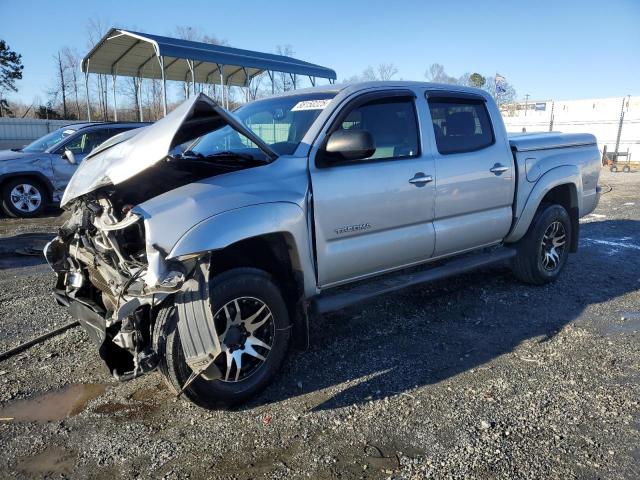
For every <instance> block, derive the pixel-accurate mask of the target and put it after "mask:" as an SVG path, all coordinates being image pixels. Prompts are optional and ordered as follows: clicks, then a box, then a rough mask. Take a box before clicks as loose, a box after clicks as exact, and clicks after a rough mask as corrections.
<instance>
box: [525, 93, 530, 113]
mask: <svg viewBox="0 0 640 480" xmlns="http://www.w3.org/2000/svg"><path fill="white" fill-rule="evenodd" d="M529 97H530V95H529V94H528V93H527V94H526V95H525V96H524V116H525V117H526V116H527V110H528V109H529Z"/></svg>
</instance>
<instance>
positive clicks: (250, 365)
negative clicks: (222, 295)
mask: <svg viewBox="0 0 640 480" xmlns="http://www.w3.org/2000/svg"><path fill="white" fill-rule="evenodd" d="M213 320H214V323H215V327H216V332H222V333H220V334H219V335H218V339H219V340H220V347H221V349H222V355H220V356H219V357H218V358H217V359H216V362H215V363H216V365H217V366H218V368H219V369H220V372H221V373H222V378H221V380H222V381H224V382H240V381H242V380H245V379H247V378H248V377H250V376H251V375H253V374H254V373H255V372H256V371H257V370H258V369H259V368H260V367H261V366H262V365H263V364H264V362H265V361H266V360H267V358H268V356H269V352H270V351H271V348H272V346H273V341H274V338H275V324H274V319H273V314H272V313H271V310H270V309H269V307H268V306H267V304H266V303H264V302H263V301H262V300H260V299H258V298H255V297H238V298H235V299H233V300H231V301H229V302H227V303H226V304H225V305H224V306H223V307H222V308H220V309H218V311H217V312H216V313H215V314H214V316H213Z"/></svg>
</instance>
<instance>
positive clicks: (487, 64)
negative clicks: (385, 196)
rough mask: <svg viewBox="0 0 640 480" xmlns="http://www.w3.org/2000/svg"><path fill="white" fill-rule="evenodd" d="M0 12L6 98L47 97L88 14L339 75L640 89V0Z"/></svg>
mask: <svg viewBox="0 0 640 480" xmlns="http://www.w3.org/2000/svg"><path fill="white" fill-rule="evenodd" d="M0 18H1V19H2V22H1V24H2V28H1V29H0V38H3V39H4V40H6V41H7V42H8V43H9V45H10V46H11V47H12V48H13V49H15V50H16V51H18V53H21V54H22V57H23V63H24V66H25V69H24V79H23V80H22V81H20V82H19V84H18V86H19V88H20V92H19V94H18V95H13V96H12V97H13V98H16V97H18V98H21V99H22V100H23V101H25V102H31V100H32V99H33V97H34V96H35V95H40V97H41V98H46V93H45V92H46V90H47V89H48V88H49V87H50V86H51V85H52V84H53V77H54V65H53V59H52V57H53V55H54V54H55V53H56V51H57V50H58V49H60V48H62V47H64V46H71V47H75V48H77V49H78V51H80V52H81V53H83V54H84V53H86V52H87V51H88V48H87V24H88V20H89V19H90V18H94V19H96V20H99V21H100V22H102V23H103V24H104V25H105V26H107V27H109V26H121V27H127V28H135V29H137V30H139V31H143V32H149V33H157V34H163V35H167V34H168V35H171V34H172V33H173V32H174V30H175V27H176V26H178V25H183V26H187V25H189V26H193V27H196V28H199V29H200V30H201V31H202V32H204V33H207V34H210V35H214V36H216V37H218V38H221V39H224V40H226V41H227V42H229V44H230V45H232V46H235V47H240V48H247V49H253V50H262V51H269V52H271V51H273V50H274V49H275V47H276V45H284V44H291V45H292V46H293V49H294V51H295V56H296V57H298V58H300V59H302V60H306V61H309V62H313V63H317V64H320V65H324V66H328V67H332V68H333V69H334V70H336V71H337V73H338V79H339V80H340V79H345V78H348V77H350V76H352V75H355V74H358V73H360V72H361V71H362V70H364V69H365V68H366V67H367V66H368V65H376V64H378V63H394V64H395V65H396V66H397V67H398V70H399V73H398V75H397V77H398V78H403V79H407V80H424V72H425V70H426V69H427V67H428V66H429V65H430V64H432V63H435V62H438V63H441V64H443V65H444V66H445V69H446V71H447V73H448V74H449V75H452V76H455V77H457V76H460V75H462V74H463V73H465V72H474V71H477V72H480V73H482V74H483V75H493V74H495V72H499V73H501V74H502V75H504V76H506V77H507V80H508V81H509V82H510V83H512V84H513V85H514V86H515V88H516V90H517V92H518V97H520V98H522V97H524V95H525V94H529V95H530V96H531V98H532V99H551V98H553V99H577V98H592V97H608V96H622V95H627V94H631V95H640V0H602V1H595V0H582V1H573V0H571V1H568V0H567V1H562V0H555V1H548V0H535V1H534V0H531V1H518V0H513V1H498V0H480V1H456V0H449V1H441V0H439V1H418V0H415V1H403V0H393V1H377V0H369V1H355V0H353V1H345V0H342V1H334V0H322V1H301V0H298V1H295V2H293V1H287V2H285V1H277V0H270V1H264V0H262V1H259V2H252V1H251V0H245V1H243V2H239V1H233V2H231V1H228V2H225V1H215V2H214V1H211V0H210V1H198V0H188V1H184V2H176V1H175V0H174V1H171V2H169V1H164V0H155V1H142V0H141V1H134V0H128V1H121V0H110V1H108V2H105V1H98V2H91V1H87V0H83V1H77V0H65V1H45V0H42V1H35V0H21V1H16V0H0Z"/></svg>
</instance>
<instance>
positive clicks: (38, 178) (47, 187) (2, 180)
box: [0, 172, 53, 202]
mask: <svg viewBox="0 0 640 480" xmlns="http://www.w3.org/2000/svg"><path fill="white" fill-rule="evenodd" d="M16 178H24V179H28V180H31V181H33V182H36V183H38V184H40V185H42V187H43V188H44V192H45V193H46V194H47V200H48V201H49V202H50V201H52V199H53V187H52V186H51V184H50V183H49V181H48V180H47V179H46V178H44V177H43V176H42V175H38V174H36V173H30V172H19V173H15V174H10V175H5V176H2V177H0V191H2V190H3V189H4V187H5V185H6V184H7V183H8V182H10V181H11V180H14V179H16Z"/></svg>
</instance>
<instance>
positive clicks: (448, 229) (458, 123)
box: [428, 92, 515, 256]
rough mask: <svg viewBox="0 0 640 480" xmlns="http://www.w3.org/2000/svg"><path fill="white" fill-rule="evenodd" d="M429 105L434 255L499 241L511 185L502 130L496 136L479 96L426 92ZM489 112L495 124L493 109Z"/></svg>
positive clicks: (507, 223) (507, 219) (506, 225)
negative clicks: (432, 139)
mask: <svg viewBox="0 0 640 480" xmlns="http://www.w3.org/2000/svg"><path fill="white" fill-rule="evenodd" d="M428 106H429V112H430V115H431V121H432V126H433V129H432V131H433V135H434V137H435V144H436V149H435V150H436V151H434V158H435V168H436V172H437V178H436V182H435V183H436V208H435V221H434V225H435V230H436V247H435V252H434V256H443V255H449V254H453V253H457V252H463V251H465V250H471V249H474V248H478V247H482V246H486V245H491V244H494V243H497V242H500V241H501V240H502V239H503V238H504V237H505V236H506V235H507V233H508V232H509V229H510V228H511V222H512V218H513V213H512V205H513V198H514V188H515V187H514V184H515V178H514V168H513V156H512V154H511V150H510V149H509V145H508V143H507V142H505V141H504V136H505V134H504V132H500V135H498V136H496V135H495V133H494V130H493V127H492V121H491V116H490V114H489V111H488V109H487V104H486V102H485V99H484V98H483V97H482V96H480V95H475V94H466V93H464V94H463V93H443V92H436V93H428ZM494 110H495V109H494ZM491 115H492V116H493V117H494V118H493V120H494V122H500V119H499V118H495V117H496V116H498V117H499V112H498V111H497V110H495V111H494V112H492V114H491ZM494 124H496V123H494Z"/></svg>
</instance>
